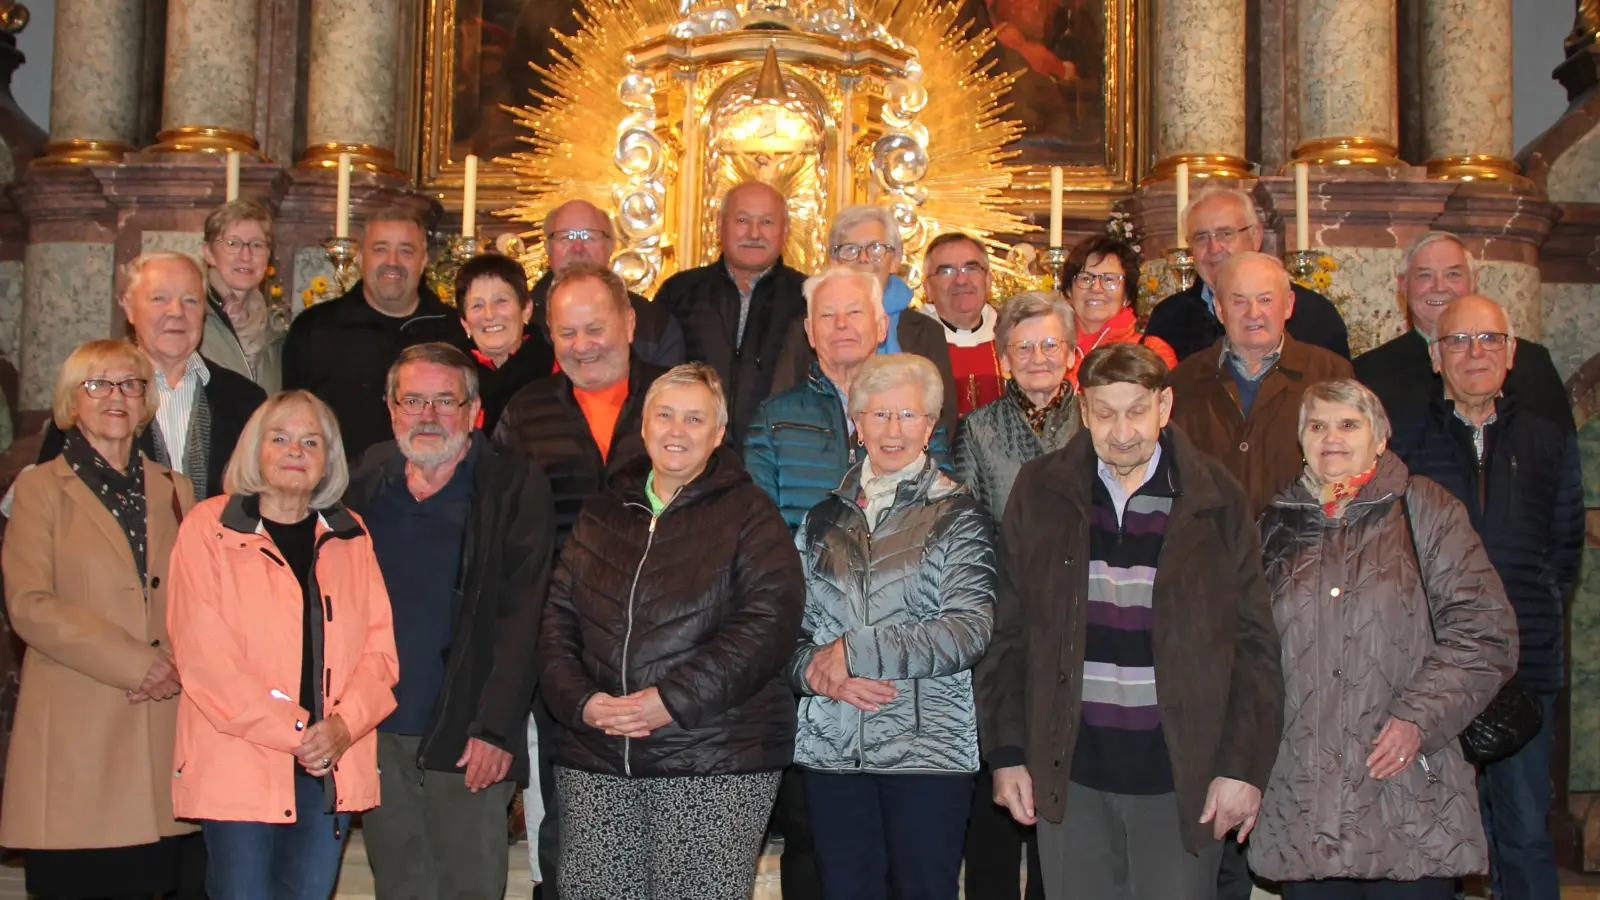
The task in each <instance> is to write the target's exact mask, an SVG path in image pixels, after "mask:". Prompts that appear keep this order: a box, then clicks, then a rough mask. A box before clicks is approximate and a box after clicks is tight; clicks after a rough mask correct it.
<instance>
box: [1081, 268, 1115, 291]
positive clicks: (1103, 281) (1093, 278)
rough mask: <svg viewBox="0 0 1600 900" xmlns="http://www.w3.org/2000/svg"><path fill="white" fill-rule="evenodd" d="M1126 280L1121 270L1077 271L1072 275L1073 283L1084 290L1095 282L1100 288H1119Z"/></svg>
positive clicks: (1112, 289)
mask: <svg viewBox="0 0 1600 900" xmlns="http://www.w3.org/2000/svg"><path fill="white" fill-rule="evenodd" d="M1127 282H1128V276H1127V275H1124V274H1122V273H1121V272H1079V273H1078V274H1076V275H1074V276H1072V283H1073V285H1074V286H1075V287H1079V288H1082V289H1083V290H1086V291H1087V290H1089V289H1091V288H1093V287H1094V286H1095V284H1096V283H1098V284H1099V285H1100V288H1101V290H1107V291H1116V290H1121V289H1122V286H1123V285H1124V284H1127Z"/></svg>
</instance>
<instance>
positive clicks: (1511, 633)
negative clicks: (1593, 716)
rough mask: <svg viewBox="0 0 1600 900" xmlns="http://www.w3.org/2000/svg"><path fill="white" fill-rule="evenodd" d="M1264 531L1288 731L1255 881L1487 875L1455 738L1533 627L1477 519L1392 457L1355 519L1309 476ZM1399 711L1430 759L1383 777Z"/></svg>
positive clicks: (1265, 521)
mask: <svg viewBox="0 0 1600 900" xmlns="http://www.w3.org/2000/svg"><path fill="white" fill-rule="evenodd" d="M1408 485H1409V488H1408ZM1402 492H1406V496H1407V497H1408V504H1409V506H1410V512H1411V521H1412V523H1413V528H1414V533H1415V536H1416V537H1415V547H1416V550H1415V551H1413V549H1412V547H1413V544H1412V539H1411V538H1410V537H1409V536H1408V535H1407V533H1406V528H1407V526H1406V521H1405V517H1404V514H1403V512H1402V509H1401V505H1400V496H1401V493H1402ZM1261 531H1262V544H1263V548H1264V550H1263V554H1264V559H1265V567H1266V573H1267V579H1268V582H1269V584H1270V585H1271V588H1272V604H1273V615H1274V619H1275V620H1276V623H1277V626H1278V629H1279V631H1280V632H1281V634H1282V640H1283V653H1282V659H1283V672H1284V679H1285V682H1286V691H1285V702H1284V705H1285V715H1284V722H1285V725H1284V732H1283V738H1282V740H1281V742H1280V744H1279V749H1278V758H1277V763H1276V764H1275V765H1274V767H1273V770H1272V777H1271V779H1270V780H1269V781H1268V784H1267V789H1266V791H1265V794H1264V797H1263V800H1262V804H1261V814H1260V819H1259V821H1258V823H1257V826H1256V829H1255V831H1254V832H1253V833H1252V834H1251V836H1250V865H1251V869H1252V870H1253V871H1254V872H1256V873H1257V874H1258V875H1261V876H1262V877H1264V878H1269V879H1272V880H1275V881H1304V880H1310V879H1323V878H1356V879H1390V880H1400V881H1411V880H1415V879H1418V878H1433V877H1454V876H1460V875H1467V874H1471V873H1477V872H1483V871H1485V870H1486V869H1487V867H1488V851H1487V846H1486V843H1485V840H1484V832H1483V823H1482V820H1481V818H1480V815H1479V810H1478V794H1477V789H1476V786H1475V783H1474V773H1473V770H1472V768H1471V766H1469V765H1468V764H1467V762H1466V760H1465V759H1463V757H1462V755H1461V748H1460V744H1459V742H1458V741H1457V740H1456V738H1457V736H1458V735H1459V734H1460V733H1461V731H1462V729H1464V728H1465V727H1466V726H1467V724H1468V723H1469V722H1470V721H1471V720H1472V718H1473V717H1474V716H1476V715H1477V714H1478V713H1479V712H1481V711H1482V710H1483V708H1484V707H1485V706H1486V705H1487V704H1488V703H1489V701H1490V700H1491V699H1492V698H1493V697H1494V695H1495V693H1496V691H1498V690H1499V688H1500V686H1501V684H1502V683H1503V682H1504V681H1505V680H1506V679H1507V678H1508V677H1510V674H1511V673H1512V672H1513V671H1515V668H1516V656H1517V632H1516V620H1515V617H1514V616H1513V614H1512V612H1511V607H1510V605H1509V604H1508V603H1507V601H1506V596H1505V591H1504V589H1503V588H1502V587H1501V584H1500V578H1499V576H1498V575H1496V574H1495V570H1494V567H1493V566H1492V565H1491V564H1490V563H1489V558H1488V555H1487V554H1486V553H1485V552H1484V549H1483V544H1482V542H1481V541H1480V540H1479V538H1478V535H1477V534H1476V532H1474V531H1473V530H1472V526H1471V524H1470V523H1469V522H1468V519H1467V513H1466V510H1465V509H1464V508H1463V507H1462V506H1461V504H1460V503H1459V502H1457V501H1456V500H1455V499H1454V498H1453V497H1451V496H1450V495H1449V493H1448V492H1446V491H1445V490H1444V489H1443V488H1441V487H1439V486H1438V485H1437V484H1434V483H1433V482H1431V481H1429V480H1427V479H1426V478H1422V477H1411V476H1410V475H1409V473H1408V472H1407V471H1406V467H1405V464H1404V463H1402V462H1401V461H1400V460H1399V459H1398V458H1397V457H1396V456H1395V455H1394V454H1392V453H1389V454H1385V455H1384V456H1383V457H1381V458H1380V460H1379V463H1378V472H1377V475H1376V476H1375V477H1374V478H1373V479H1372V481H1370V482H1368V483H1367V484H1366V485H1365V486H1363V488H1362V489H1361V492H1360V493H1359V494H1358V495H1357V496H1356V499H1355V500H1354V501H1353V502H1352V504H1351V506H1350V508H1349V509H1348V510H1347V511H1346V513H1345V515H1344V518H1343V519H1342V520H1330V519H1328V518H1327V517H1325V516H1324V515H1323V512H1322V510H1321V507H1320V506H1319V504H1318V503H1317V502H1316V501H1314V500H1313V499H1312V497H1311V495H1310V493H1309V492H1308V491H1307V490H1306V488H1305V487H1304V486H1303V485H1301V483H1300V481H1299V480H1298V479H1297V480H1296V481H1295V482H1294V483H1293V484H1291V485H1290V486H1289V487H1288V488H1287V489H1286V490H1284V491H1283V492H1281V493H1280V494H1279V495H1278V497H1277V499H1276V500H1275V501H1274V502H1273V506H1272V507H1271V508H1269V509H1268V510H1267V511H1266V512H1265V513H1264V514H1263V516H1262V519H1261ZM1418 557H1420V558H1421V560H1422V562H1423V566H1424V567H1425V569H1426V571H1427V580H1426V584H1427V587H1428V591H1427V593H1426V594H1425V593H1424V590H1423V580H1422V577H1421V575H1420V573H1419V569H1418ZM1430 607H1431V613H1430ZM1430 615H1431V622H1430ZM1435 631H1437V634H1438V639H1437V640H1435V637H1434V634H1435ZM1391 716H1393V717H1396V718H1399V719H1402V720H1405V721H1408V722H1412V723H1414V724H1416V725H1417V726H1418V727H1420V728H1421V730H1422V748H1421V749H1422V759H1420V760H1418V762H1417V763H1416V764H1414V765H1411V766H1408V767H1407V768H1406V769H1404V770H1403V771H1401V772H1400V773H1399V774H1397V775H1394V776H1392V777H1390V778H1388V779H1385V780H1383V781H1378V780H1375V779H1373V778H1371V777H1369V776H1368V775H1367V767H1366V759H1367V756H1368V754H1369V753H1371V751H1372V742H1373V741H1374V740H1375V739H1376V738H1377V736H1378V734H1379V732H1380V731H1381V730H1382V729H1383V726H1384V724H1385V723H1386V722H1387V721H1388V720H1389V718H1390V717H1391Z"/></svg>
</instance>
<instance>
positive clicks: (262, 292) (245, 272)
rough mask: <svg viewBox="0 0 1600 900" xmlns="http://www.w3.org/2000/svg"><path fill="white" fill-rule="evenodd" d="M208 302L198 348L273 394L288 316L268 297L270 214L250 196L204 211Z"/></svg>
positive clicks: (280, 367)
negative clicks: (205, 213) (246, 198)
mask: <svg viewBox="0 0 1600 900" xmlns="http://www.w3.org/2000/svg"><path fill="white" fill-rule="evenodd" d="M200 255H201V256H203V257H204V258H205V263H206V299H207V301H208V303H207V306H208V309H207V316H206V327H205V336H204V338H203V339H202V340H201V343H200V352H202V353H204V354H205V357H206V359H207V360H210V361H211V362H214V363H217V364H218V365H221V366H225V367H227V368H229V369H232V370H233V371H235V372H238V373H239V374H240V375H243V376H244V377H246V378H248V379H250V380H251V381H254V382H255V383H256V384H259V385H261V389H262V390H264V391H266V392H267V393H269V394H271V393H273V392H275V391H277V390H278V389H279V388H280V387H282V386H283V339H284V337H285V336H286V335H287V334H288V333H289V317H288V315H287V313H286V312H285V311H284V310H283V308H282V304H281V303H280V302H279V299H278V298H274V297H269V296H267V292H268V291H270V290H271V288H270V287H268V286H267V285H266V284H265V282H266V278H267V273H268V271H269V270H270V269H271V268H272V214H271V213H269V212H267V208H266V207H265V206H262V205H261V204H259V203H257V202H256V201H254V200H230V201H228V202H227V203H224V204H222V205H221V206H219V207H217V208H216V209H214V210H212V211H211V215H209V216H206V224H205V243H204V244H203V245H202V246H201V248H200Z"/></svg>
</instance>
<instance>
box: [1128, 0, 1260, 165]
mask: <svg viewBox="0 0 1600 900" xmlns="http://www.w3.org/2000/svg"><path fill="white" fill-rule="evenodd" d="M1156 34H1157V37H1156V40H1157V42H1158V50H1157V53H1158V56H1159V62H1158V65H1157V68H1156V73H1157V74H1156V77H1157V79H1158V81H1157V84H1156V121H1157V125H1156V159H1157V162H1156V164H1155V168H1154V169H1153V170H1152V172H1151V179H1152V180H1159V179H1162V178H1170V177H1172V175H1173V173H1174V171H1175V170H1176V169H1177V165H1178V163H1181V162H1186V163H1188V164H1189V174H1190V175H1191V176H1201V175H1210V176H1222V177H1230V178H1238V177H1244V176H1248V175H1249V174H1250V164H1249V163H1248V162H1246V161H1245V59H1244V35H1245V0H1167V2H1163V3H1159V4H1157V20H1156Z"/></svg>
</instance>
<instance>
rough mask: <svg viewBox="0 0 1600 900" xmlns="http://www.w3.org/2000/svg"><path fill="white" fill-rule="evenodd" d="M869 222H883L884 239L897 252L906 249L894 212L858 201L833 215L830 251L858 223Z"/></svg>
mask: <svg viewBox="0 0 1600 900" xmlns="http://www.w3.org/2000/svg"><path fill="white" fill-rule="evenodd" d="M868 222H881V223H882V224H883V235H884V237H883V240H884V243H886V244H888V245H889V246H890V248H892V249H893V250H894V252H896V253H901V252H903V251H904V250H905V243H904V241H903V239H902V238H901V237H900V223H899V222H896V221H895V220H894V213H892V212H890V211H889V210H888V209H887V208H886V207H882V206H873V205H871V204H868V203H857V204H855V205H854V206H846V207H845V208H844V209H841V210H839V212H838V213H836V214H835V215H834V217H833V222H832V223H831V224H830V225H829V226H828V246H827V248H826V249H827V251H828V253H830V254H832V253H833V248H834V247H835V246H837V245H838V244H839V242H840V241H842V240H844V233H845V232H846V231H849V230H850V229H852V228H854V227H856V226H857V225H864V224H866V223H868Z"/></svg>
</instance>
